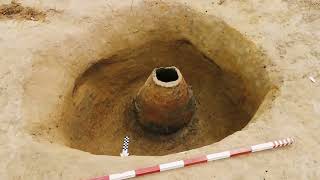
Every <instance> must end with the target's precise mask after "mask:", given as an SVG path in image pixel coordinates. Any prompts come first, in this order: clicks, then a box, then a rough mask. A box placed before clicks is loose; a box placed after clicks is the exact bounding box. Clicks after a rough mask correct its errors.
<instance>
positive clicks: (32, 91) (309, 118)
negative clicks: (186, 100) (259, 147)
mask: <svg viewBox="0 0 320 180" xmlns="http://www.w3.org/2000/svg"><path fill="white" fill-rule="evenodd" d="M19 2H20V3H21V6H23V7H25V8H27V9H28V8H31V9H33V10H35V11H36V12H45V14H46V15H45V18H41V19H39V20H38V19H31V18H21V17H20V16H10V17H7V16H6V17H5V18H0V54H1V59H0V124H1V126H0V158H1V162H0V169H1V170H0V179H86V178H89V177H95V176H100V175H105V174H109V173H116V172H119V171H123V170H128V169H133V168H137V167H143V166H148V165H153V164H158V163H162V162H167V161H173V160H178V159H181V158H187V157H191V156H195V155H199V154H205V153H213V152H218V151H221V150H227V149H230V148H234V147H240V146H245V145H251V144H255V143H260V142H265V141H269V140H273V139H278V138H283V137H287V136H293V137H295V139H296V142H295V144H294V145H293V146H291V147H288V148H283V149H279V150H273V151H267V152H261V153H257V154H254V155H249V156H242V157H238V158H234V159H228V160H223V161H216V162H212V163H208V164H205V165H200V166H195V167H190V168H188V169H180V170H176V171H171V172H164V173H160V174H155V175H150V176H146V177H142V178H141V179H255V180H256V179H261V180H263V179H319V178H320V171H319V169H320V153H319V149H320V148H319V144H320V139H319V137H318V136H319V135H320V133H319V131H318V129H319V128H320V121H319V117H320V61H319V59H320V43H319V42H320V2H319V1H318V0H292V1H286V0H261V1H255V0H247V1H243V0H241V1H231V0H224V1H221V0H220V1H208V0H200V1H192V0H168V1H167V0H162V1H160V0H159V1H157V0H154V1H152V0H150V1H142V0H134V1H133V0H125V1H118V0H108V1H105V0H98V1H94V2H91V1H84V0H81V1H79V0H78V1H73V0H69V1H49V0H44V1H35V0H24V1H19ZM0 3H1V4H9V3H10V1H8V0H0ZM2 7H3V6H2ZM20 12H23V11H20ZM31 17H32V16H31ZM181 39H185V40H188V41H189V42H191V43H192V44H193V45H194V46H195V47H196V48H197V49H198V50H199V51H200V52H201V53H202V54H204V55H205V56H206V57H207V58H208V59H211V60H212V61H213V62H214V63H215V64H216V65H217V66H218V67H219V68H220V69H221V71H223V72H225V73H226V74H233V75H237V76H238V77H240V78H241V79H242V81H243V84H244V86H245V87H246V95H245V97H246V101H245V102H243V110H244V111H246V112H256V113H255V114H252V115H253V118H252V119H251V121H250V122H249V124H248V125H247V126H246V127H245V128H244V129H242V130H241V131H240V130H239V131H237V132H235V133H233V134H231V135H229V136H228V137H226V138H224V139H222V140H221V141H219V142H216V143H213V144H210V143H208V144H210V145H207V146H204V147H199V148H196V149H192V150H188V151H184V152H180V153H175V154H169V155H166V156H130V157H128V158H120V157H116V156H109V155H94V154H90V153H88V152H84V151H81V150H77V149H72V148H70V147H68V142H70V141H69V139H68V138H67V137H68V136H66V135H65V133H60V132H61V131H59V129H60V128H59V124H56V122H57V120H61V118H62V117H65V114H64V112H65V110H66V103H68V102H72V93H73V91H74V87H75V84H76V82H77V80H78V79H79V77H82V74H83V73H84V72H86V70H87V69H88V68H90V67H91V66H92V65H93V64H95V63H97V62H99V61H100V60H102V59H110V57H115V55H119V54H125V53H129V54H132V53H134V52H136V51H137V49H139V47H141V46H143V45H146V44H148V43H150V42H153V41H155V40H156V41H163V42H169V41H172V40H173V41H175V40H181ZM310 76H312V77H314V79H315V80H316V82H315V83H313V82H312V81H310V79H309V77H310ZM260 104H261V105H260ZM257 107H259V108H258V109H257ZM256 109H257V111H255V110H256ZM56 125H58V127H56ZM52 127H55V128H52ZM35 129H38V130H35ZM39 129H40V130H41V131H40V130H39ZM39 132H41V135H38V134H37V133H39ZM43 132H45V133H43ZM188 149H189V148H188ZM185 150H186V149H185ZM179 151H180V150H179ZM175 152H176V151H175Z"/></svg>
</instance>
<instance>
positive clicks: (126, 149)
mask: <svg viewBox="0 0 320 180" xmlns="http://www.w3.org/2000/svg"><path fill="white" fill-rule="evenodd" d="M120 156H121V157H126V156H129V137H128V136H126V137H124V139H123V146H122V152H121V153H120Z"/></svg>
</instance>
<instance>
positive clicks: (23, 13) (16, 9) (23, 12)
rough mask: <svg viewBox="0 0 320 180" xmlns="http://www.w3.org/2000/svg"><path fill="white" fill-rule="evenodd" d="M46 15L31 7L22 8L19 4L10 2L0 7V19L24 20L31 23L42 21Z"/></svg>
mask: <svg viewBox="0 0 320 180" xmlns="http://www.w3.org/2000/svg"><path fill="white" fill-rule="evenodd" d="M45 18H46V13H45V12H42V11H39V10H36V9H33V8H31V7H23V6H22V5H21V4H20V3H17V2H11V3H10V4H4V5H1V6H0V19H25V20H32V21H39V20H44V19H45Z"/></svg>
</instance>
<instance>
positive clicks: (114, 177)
mask: <svg viewBox="0 0 320 180" xmlns="http://www.w3.org/2000/svg"><path fill="white" fill-rule="evenodd" d="M293 142H294V140H293V138H285V139H281V140H277V141H271V142H267V143H263V144H257V145H253V146H250V147H244V148H239V149H233V150H230V151H224V152H219V153H214V154H208V155H203V156H199V157H195V158H190V159H185V160H180V161H174V162H169V163H165V164H159V165H156V166H151V167H146V168H140V169H136V170H131V171H126V172H122V173H117V174H110V175H107V176H103V177H98V178H93V179H90V180H121V179H129V178H134V177H138V176H144V175H147V174H152V173H158V172H162V171H168V170H173V169H178V168H182V167H186V166H191V165H195V164H200V163H206V162H210V161H215V160H219V159H225V158H229V157H234V156H238V155H241V154H247V153H253V152H258V151H264V150H268V149H273V148H277V147H283V146H287V145H290V144H292V143H293Z"/></svg>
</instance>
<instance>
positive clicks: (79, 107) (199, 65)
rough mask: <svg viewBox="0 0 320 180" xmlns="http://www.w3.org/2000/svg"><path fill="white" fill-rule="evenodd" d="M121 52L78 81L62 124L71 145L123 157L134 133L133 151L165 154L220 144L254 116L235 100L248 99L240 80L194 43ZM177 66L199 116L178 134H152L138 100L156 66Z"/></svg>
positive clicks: (86, 73) (153, 44) (94, 152)
mask: <svg viewBox="0 0 320 180" xmlns="http://www.w3.org/2000/svg"><path fill="white" fill-rule="evenodd" d="M122 54H123V55H119V56H114V57H111V58H110V59H105V60H103V61H101V62H100V63H98V64H95V65H93V66H92V67H91V68H89V69H88V70H87V71H86V72H85V73H84V74H83V76H82V77H80V78H79V79H78V81H77V82H76V87H75V89H74V93H73V97H72V104H68V105H66V108H65V117H64V119H63V120H62V122H61V123H62V124H63V125H62V126H63V127H65V128H64V133H65V136H67V137H68V138H67V139H70V141H69V143H70V146H71V147H72V148H76V149H80V150H83V151H87V152H91V153H93V154H107V155H119V152H120V151H121V147H122V140H123V137H124V136H129V137H130V139H131V144H130V154H132V155H165V154H170V153H176V152H181V151H185V150H189V149H194V148H198V147H202V146H204V145H208V144H211V143H213V142H217V141H219V140H221V139H223V138H224V137H226V136H228V135H230V134H232V133H234V132H235V131H238V130H241V129H242V128H243V127H244V126H245V125H246V124H247V123H248V122H249V120H250V119H251V116H250V115H249V113H247V112H246V111H244V110H243V109H242V108H241V101H234V100H235V99H243V98H245V97H244V96H243V94H242V93H244V91H245V89H244V87H243V85H242V83H241V81H240V80H239V79H238V78H237V77H234V76H228V75H226V74H224V73H223V72H222V71H221V70H220V69H219V67H218V66H217V65H216V64H214V63H212V62H211V61H210V60H208V59H207V58H206V57H205V56H203V55H202V54H201V53H200V52H199V51H198V50H197V49H195V47H193V45H191V44H190V43H188V42H185V41H176V42H153V43H151V44H147V45H145V46H144V47H141V48H140V49H139V50H138V52H137V53H134V54H129V55H128V54H127V53H126V52H123V53H122ZM126 54H127V55H126ZM172 65H174V66H176V67H177V68H179V69H180V71H181V73H182V74H183V76H184V78H185V80H186V82H187V83H188V84H189V85H191V86H192V89H193V92H194V97H195V99H196V107H197V109H196V112H195V115H194V118H193V119H192V120H191V122H190V123H189V124H188V125H187V126H186V127H184V128H182V129H180V130H179V131H178V132H176V133H174V134H170V135H161V134H157V133H150V132H147V131H145V130H143V129H142V128H141V126H140V124H139V123H138V122H137V119H136V116H135V113H134V106H133V99H134V97H135V96H136V94H137V93H138V90H139V89H140V88H141V87H142V85H143V84H144V83H145V81H146V80H147V78H148V76H149V75H150V73H151V72H152V70H153V69H154V68H155V67H162V66H172ZM235 84H236V86H234V85H235ZM230 92H237V93H236V94H230ZM231 96H232V97H231Z"/></svg>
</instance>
